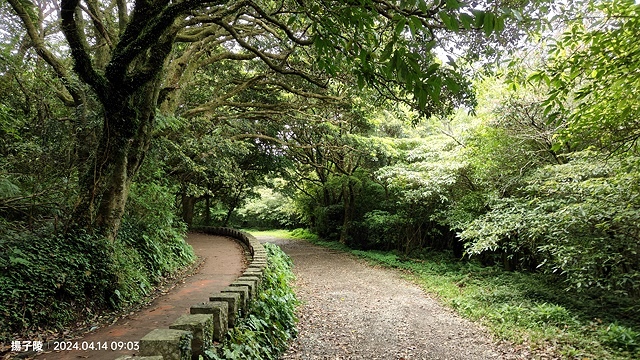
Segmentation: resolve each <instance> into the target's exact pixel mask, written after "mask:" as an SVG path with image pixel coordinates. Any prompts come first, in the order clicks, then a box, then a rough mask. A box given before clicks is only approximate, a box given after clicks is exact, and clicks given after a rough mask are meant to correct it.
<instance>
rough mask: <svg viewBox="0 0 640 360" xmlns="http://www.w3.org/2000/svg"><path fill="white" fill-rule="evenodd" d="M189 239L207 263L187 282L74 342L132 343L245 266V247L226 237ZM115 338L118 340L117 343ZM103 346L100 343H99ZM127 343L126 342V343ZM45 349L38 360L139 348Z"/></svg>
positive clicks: (100, 356)
mask: <svg viewBox="0 0 640 360" xmlns="http://www.w3.org/2000/svg"><path fill="white" fill-rule="evenodd" d="M187 242H188V243H189V244H191V245H192V246H193V249H194V250H195V253H196V255H198V256H199V257H201V258H203V259H204V264H203V265H202V266H201V267H200V269H199V270H198V272H197V273H195V274H194V275H192V276H190V277H188V278H187V279H186V280H185V282H184V283H182V284H179V285H177V286H176V287H174V288H173V289H172V290H171V291H170V292H169V293H168V294H165V295H162V296H160V297H158V298H157V299H156V300H155V301H153V302H152V303H151V304H150V305H149V306H148V307H147V308H145V309H143V310H141V311H139V312H137V313H135V314H133V315H130V316H127V317H125V318H123V319H120V320H119V321H118V322H116V323H115V324H113V325H111V326H107V327H104V328H101V329H98V330H96V331H94V332H92V333H90V334H87V335H86V336H84V337H82V338H79V339H74V340H72V341H71V344H72V345H75V343H78V344H79V345H80V346H82V345H81V344H82V342H85V346H86V345H87V344H98V342H99V343H100V344H103V345H104V343H105V342H106V343H107V346H108V347H111V345H112V343H113V345H114V346H115V345H117V342H119V341H122V342H123V344H127V343H128V342H129V345H130V346H132V345H133V343H132V342H134V341H138V340H140V338H142V337H143V336H145V335H146V334H147V333H148V332H149V331H151V330H153V329H155V328H169V325H171V323H173V322H174V321H175V320H176V319H177V318H178V317H180V315H182V314H188V313H189V307H190V306H191V305H193V304H196V303H199V302H203V301H208V299H209V298H208V296H209V295H210V294H211V293H213V292H216V291H219V290H222V289H223V288H225V287H227V286H228V285H229V284H230V283H232V282H233V280H235V279H236V278H237V277H238V276H240V274H241V273H242V271H243V270H244V267H245V263H244V254H243V250H242V247H241V246H240V245H239V244H238V243H237V242H235V241H234V240H231V239H230V238H227V237H222V236H212V235H204V234H197V233H192V234H189V237H188V238H187ZM114 342H115V343H114ZM98 346H101V345H98ZM125 347H126V345H125ZM45 351H46V352H45V353H42V354H40V355H38V356H36V358H35V360H61V359H68V360H71V359H74V360H77V359H92V360H113V359H115V358H117V357H119V356H122V355H133V354H136V353H137V351H126V350H124V351H112V350H103V349H101V350H93V351H82V350H70V351H61V352H52V351H47V349H45Z"/></svg>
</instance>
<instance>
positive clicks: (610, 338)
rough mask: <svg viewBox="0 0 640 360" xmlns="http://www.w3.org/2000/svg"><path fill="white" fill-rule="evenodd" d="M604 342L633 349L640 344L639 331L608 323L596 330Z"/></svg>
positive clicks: (629, 349)
mask: <svg viewBox="0 0 640 360" xmlns="http://www.w3.org/2000/svg"><path fill="white" fill-rule="evenodd" d="M598 333H599V335H600V337H601V339H602V340H603V342H604V343H606V344H608V345H609V346H613V347H616V348H620V349H623V350H628V351H634V350H636V349H637V348H638V347H639V346H640V333H639V332H637V331H634V330H633V329H631V328H628V327H626V326H622V325H618V324H615V323H614V324H610V325H609V326H607V327H606V328H604V329H600V331H599V332H598Z"/></svg>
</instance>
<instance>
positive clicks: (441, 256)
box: [312, 239, 640, 359]
mask: <svg viewBox="0 0 640 360" xmlns="http://www.w3.org/2000/svg"><path fill="white" fill-rule="evenodd" d="M312 242H313V243H314V244H317V245H320V246H323V247H327V248H331V249H333V250H339V251H345V252H349V253H351V254H353V255H355V256H357V257H360V258H363V259H366V260H367V261H369V262H371V263H373V264H377V265H382V266H385V267H389V268H395V269H400V270H402V271H404V272H405V274H406V275H407V277H408V278H409V279H411V280H412V281H413V282H415V283H417V284H419V285H420V286H421V287H422V288H423V289H424V290H425V291H426V292H428V293H430V294H435V295H437V297H438V298H439V299H440V301H441V303H443V304H445V305H446V306H449V307H451V308H452V309H454V310H455V311H456V312H457V313H459V314H460V315H462V316H463V317H466V318H468V319H471V320H473V321H476V322H478V323H481V324H483V325H484V326H486V327H487V328H489V329H490V330H491V331H492V332H493V333H494V334H495V335H496V337H498V338H500V339H503V340H507V341H510V342H512V343H515V344H518V345H524V346H527V347H529V348H530V349H531V350H532V351H533V352H534V353H536V354H537V357H539V356H544V355H555V356H560V357H561V358H564V359H638V358H640V344H639V343H640V305H639V304H638V302H637V301H635V300H634V299H631V298H623V297H619V296H617V295H615V294H611V293H603V292H597V291H592V292H590V291H583V292H579V293H578V292H569V291H565V290H564V288H565V286H564V284H563V283H562V282H560V281H559V280H557V279H553V278H551V277H549V276H546V275H543V274H532V273H522V272H507V271H504V270H503V269H501V268H499V267H484V266H481V265H480V264H479V263H477V262H475V261H459V260H458V259H455V258H454V257H453V256H451V255H450V254H446V253H431V254H426V255H423V256H422V257H421V258H418V259H415V258H411V259H409V258H406V257H403V256H401V255H399V254H396V253H393V252H380V251H361V250H352V249H349V248H347V247H346V246H344V245H342V244H339V243H336V242H326V241H321V240H317V239H315V240H312Z"/></svg>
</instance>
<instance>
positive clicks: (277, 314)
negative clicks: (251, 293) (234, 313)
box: [206, 243, 299, 360]
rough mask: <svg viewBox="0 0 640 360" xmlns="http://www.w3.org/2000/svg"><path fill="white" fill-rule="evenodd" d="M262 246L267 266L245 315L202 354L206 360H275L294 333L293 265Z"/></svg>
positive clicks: (274, 248)
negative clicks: (221, 340)
mask: <svg viewBox="0 0 640 360" xmlns="http://www.w3.org/2000/svg"><path fill="white" fill-rule="evenodd" d="M263 246H264V248H265V250H266V251H267V264H268V265H267V267H266V268H265V270H264V273H263V276H262V282H261V284H260V287H259V288H258V294H257V295H256V298H255V299H254V300H253V301H252V303H251V305H250V309H249V311H248V313H249V316H247V317H245V318H242V319H241V320H240V321H239V322H238V323H237V324H236V325H235V326H234V327H233V329H230V330H229V332H228V333H227V336H226V338H225V340H224V341H223V342H222V343H221V344H219V345H217V346H215V347H213V348H211V349H209V350H208V351H206V354H207V356H208V357H209V358H210V359H256V360H262V359H278V358H279V357H280V355H281V354H283V353H284V351H285V350H286V349H287V348H288V346H289V341H290V340H292V339H293V338H295V337H296V336H297V334H298V330H297V328H296V324H297V322H298V318H297V317H296V314H295V310H296V307H297V306H298V304H299V302H298V300H297V298H296V295H295V293H294V291H293V288H292V287H291V284H292V283H293V281H294V279H295V275H294V274H293V271H292V267H293V262H292V261H291V258H290V257H289V256H288V255H287V254H285V253H284V252H283V251H282V250H281V249H280V248H279V247H278V246H277V245H274V244H269V243H265V244H263Z"/></svg>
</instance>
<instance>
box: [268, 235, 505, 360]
mask: <svg viewBox="0 0 640 360" xmlns="http://www.w3.org/2000/svg"><path fill="white" fill-rule="evenodd" d="M258 239H259V240H260V241H263V242H271V243H274V244H276V245H279V246H280V247H281V248H282V249H283V250H284V251H285V252H286V253H287V254H288V255H289V256H290V257H291V258H292V259H293V263H294V268H293V270H294V273H295V274H296V276H297V280H296V284H295V285H296V293H297V295H298V299H299V300H301V301H302V305H301V306H300V307H299V308H298V316H299V318H300V323H299V324H298V328H299V330H300V334H299V336H298V338H297V339H296V340H295V341H294V342H293V344H292V346H291V348H290V349H289V351H287V353H286V354H285V355H284V357H283V359H332V360H336V359H341V360H342V359H367V360H374V359H384V360H390V359H407V360H408V359H456V360H458V359H470V360H478V359H513V358H516V357H517V356H516V355H515V354H514V353H513V350H511V349H509V348H507V347H503V346H498V345H496V344H494V342H493V341H492V340H491V337H490V336H489V335H488V334H487V333H486V332H485V331H484V330H483V329H482V328H481V327H480V326H478V325H476V324H474V323H472V322H469V321H467V320H464V319H462V318H460V317H459V316H457V315H455V314H453V313H452V311H450V310H448V309H446V308H444V307H442V306H441V305H439V304H438V303H437V302H436V301H435V300H433V299H431V298H429V297H428V296H427V295H425V294H424V292H423V291H422V290H421V289H420V288H418V287H417V286H415V285H413V284H411V283H410V282H408V281H407V280H405V279H403V278H402V277H401V275H400V273H398V272H396V271H392V270H389V269H383V268H377V267H373V266H369V265H367V264H365V263H364V262H363V261H360V260H358V259H356V258H354V257H352V256H350V255H348V254H344V253H340V252H336V251H333V250H328V249H325V248H321V247H318V246H315V245H312V244H310V243H308V242H306V241H300V240H284V239H277V238H270V237H258Z"/></svg>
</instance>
